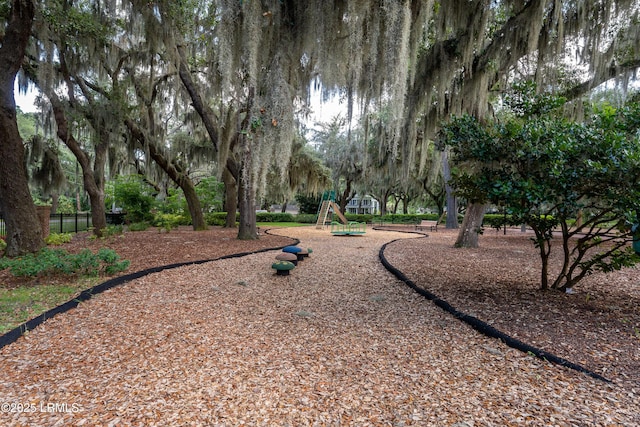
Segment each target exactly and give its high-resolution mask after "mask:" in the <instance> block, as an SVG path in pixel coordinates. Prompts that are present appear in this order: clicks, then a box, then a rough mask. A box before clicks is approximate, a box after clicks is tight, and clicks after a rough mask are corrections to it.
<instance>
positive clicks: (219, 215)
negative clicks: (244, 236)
mask: <svg viewBox="0 0 640 427" xmlns="http://www.w3.org/2000/svg"><path fill="white" fill-rule="evenodd" d="M204 220H205V221H206V223H207V225H214V226H218V227H222V226H224V225H225V223H226V220H227V213H226V212H209V213H206V214H204ZM239 220H240V214H239V213H236V222H238V221H239Z"/></svg>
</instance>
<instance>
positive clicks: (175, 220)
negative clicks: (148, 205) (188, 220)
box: [152, 214, 184, 231]
mask: <svg viewBox="0 0 640 427" xmlns="http://www.w3.org/2000/svg"><path fill="white" fill-rule="evenodd" d="M183 222H184V217H183V216H182V215H176V214H158V215H155V216H154V218H153V222H152V224H153V226H154V227H158V228H160V230H165V231H171V230H173V229H174V228H176V227H178V226H179V225H180V224H182V223H183Z"/></svg>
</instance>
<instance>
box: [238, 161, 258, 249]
mask: <svg viewBox="0 0 640 427" xmlns="http://www.w3.org/2000/svg"><path fill="white" fill-rule="evenodd" d="M239 178H240V179H239V180H238V182H239V185H238V207H239V210H240V224H239V226H238V239H240V240H256V239H257V238H258V229H257V226H256V200H255V191H254V189H253V185H252V182H253V179H252V176H251V151H250V150H247V151H246V153H245V157H244V162H243V165H242V168H241V170H240V177H239Z"/></svg>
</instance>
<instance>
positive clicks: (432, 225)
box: [416, 219, 439, 231]
mask: <svg viewBox="0 0 640 427" xmlns="http://www.w3.org/2000/svg"><path fill="white" fill-rule="evenodd" d="M438 222H439V221H429V220H426V219H423V220H422V221H420V224H416V231H425V230H426V229H427V228H428V229H429V231H438Z"/></svg>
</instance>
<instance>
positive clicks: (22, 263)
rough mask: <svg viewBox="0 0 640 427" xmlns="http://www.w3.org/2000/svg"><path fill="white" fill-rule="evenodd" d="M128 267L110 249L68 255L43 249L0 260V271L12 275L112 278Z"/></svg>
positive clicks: (56, 250) (65, 252) (125, 262)
mask: <svg viewBox="0 0 640 427" xmlns="http://www.w3.org/2000/svg"><path fill="white" fill-rule="evenodd" d="M128 267H129V261H126V260H125V261H120V256H119V255H118V254H117V253H116V252H115V251H114V250H112V249H105V248H103V249H100V250H99V251H98V253H97V254H94V253H92V252H91V251H90V250H89V249H83V250H82V251H81V252H79V253H77V254H70V253H68V252H67V251H65V250H62V249H50V248H44V249H42V250H40V251H39V252H37V253H34V254H28V255H25V256H22V257H18V258H1V259H0V270H5V269H9V271H10V272H11V274H13V275H14V276H30V277H34V276H48V275H55V274H62V275H65V276H75V275H79V276H97V275H99V274H107V275H112V274H115V273H117V272H120V271H124V270H126V269H127V268H128Z"/></svg>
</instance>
